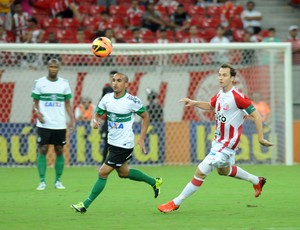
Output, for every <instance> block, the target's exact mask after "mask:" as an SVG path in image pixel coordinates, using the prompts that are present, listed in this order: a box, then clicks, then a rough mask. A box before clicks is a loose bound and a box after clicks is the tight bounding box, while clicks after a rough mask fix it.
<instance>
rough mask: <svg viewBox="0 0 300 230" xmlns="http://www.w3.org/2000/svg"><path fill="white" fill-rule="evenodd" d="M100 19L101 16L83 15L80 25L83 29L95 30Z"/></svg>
mask: <svg viewBox="0 0 300 230" xmlns="http://www.w3.org/2000/svg"><path fill="white" fill-rule="evenodd" d="M102 21H103V20H102V18H101V16H95V17H92V16H90V17H85V18H84V19H83V21H82V26H83V27H84V29H85V30H90V31H97V30H98V28H99V25H100V23H101V22H102Z"/></svg>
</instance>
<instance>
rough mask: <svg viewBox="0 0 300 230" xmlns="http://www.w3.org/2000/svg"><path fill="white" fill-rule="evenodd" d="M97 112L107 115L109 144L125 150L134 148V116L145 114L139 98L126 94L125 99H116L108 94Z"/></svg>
mask: <svg viewBox="0 0 300 230" xmlns="http://www.w3.org/2000/svg"><path fill="white" fill-rule="evenodd" d="M96 112H97V113H98V114H99V115H103V114H104V113H105V112H106V113H107V120H108V144H110V145H113V146H117V147H121V148H125V149H131V148H133V147H134V133H133V130H132V125H133V122H134V114H135V113H136V114H138V115H139V114H142V113H143V112H145V107H144V105H143V104H142V102H141V100H140V99H139V98H138V97H135V96H133V95H131V94H129V93H128V92H126V93H125V95H124V96H123V97H121V98H115V97H114V93H108V94H106V95H105V96H104V97H103V98H102V99H101V101H100V102H99V104H98V106H97V109H96Z"/></svg>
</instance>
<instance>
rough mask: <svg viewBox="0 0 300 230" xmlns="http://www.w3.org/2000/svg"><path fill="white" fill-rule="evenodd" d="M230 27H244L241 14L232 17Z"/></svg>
mask: <svg viewBox="0 0 300 230" xmlns="http://www.w3.org/2000/svg"><path fill="white" fill-rule="evenodd" d="M230 27H231V29H234V30H236V29H243V28H244V24H243V21H242V19H241V17H240V16H239V15H235V16H233V17H232V18H231V21H230Z"/></svg>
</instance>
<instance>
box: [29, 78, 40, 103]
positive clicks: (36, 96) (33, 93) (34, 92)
mask: <svg viewBox="0 0 300 230" xmlns="http://www.w3.org/2000/svg"><path fill="white" fill-rule="evenodd" d="M40 94H41V93H40V89H39V86H38V80H35V81H34V84H33V88H32V91H31V97H32V98H33V99H37V100H39V99H40Z"/></svg>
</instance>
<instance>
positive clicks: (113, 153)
mask: <svg viewBox="0 0 300 230" xmlns="http://www.w3.org/2000/svg"><path fill="white" fill-rule="evenodd" d="M108 150H109V154H108V157H107V158H106V160H105V164H107V165H109V166H110V167H112V168H118V167H121V166H122V164H123V163H124V162H125V161H128V160H129V159H130V158H131V157H132V152H133V148H132V149H124V148H120V147H116V146H113V145H108Z"/></svg>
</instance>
